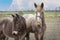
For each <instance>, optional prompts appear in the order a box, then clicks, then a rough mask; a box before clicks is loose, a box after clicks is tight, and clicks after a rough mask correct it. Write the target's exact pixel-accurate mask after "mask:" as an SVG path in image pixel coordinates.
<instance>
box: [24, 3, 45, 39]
mask: <svg viewBox="0 0 60 40" xmlns="http://www.w3.org/2000/svg"><path fill="white" fill-rule="evenodd" d="M34 6H35V12H36V14H35V15H33V14H25V15H23V17H24V18H25V19H26V25H27V26H26V29H27V34H26V39H27V40H29V33H30V32H31V33H34V34H35V39H36V40H43V36H44V32H45V30H46V24H45V18H44V12H43V7H44V4H43V3H41V5H37V4H36V3H34Z"/></svg>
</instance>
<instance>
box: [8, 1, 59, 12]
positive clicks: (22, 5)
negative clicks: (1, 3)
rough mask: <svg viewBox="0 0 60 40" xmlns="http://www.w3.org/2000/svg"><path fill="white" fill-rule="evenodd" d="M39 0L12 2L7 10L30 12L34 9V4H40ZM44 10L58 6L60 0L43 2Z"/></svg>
mask: <svg viewBox="0 0 60 40" xmlns="http://www.w3.org/2000/svg"><path fill="white" fill-rule="evenodd" d="M41 2H42V1H41V0H13V2H12V4H11V5H10V7H9V8H8V10H12V11H13V10H17V11H19V10H31V9H34V3H36V4H39V5H40V4H41ZM43 2H44V4H45V5H44V7H45V9H46V8H47V9H49V8H51V9H54V8H55V7H57V6H60V0H43Z"/></svg>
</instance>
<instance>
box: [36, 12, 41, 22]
mask: <svg viewBox="0 0 60 40" xmlns="http://www.w3.org/2000/svg"><path fill="white" fill-rule="evenodd" d="M40 16H41V13H40V12H37V21H39V20H40Z"/></svg>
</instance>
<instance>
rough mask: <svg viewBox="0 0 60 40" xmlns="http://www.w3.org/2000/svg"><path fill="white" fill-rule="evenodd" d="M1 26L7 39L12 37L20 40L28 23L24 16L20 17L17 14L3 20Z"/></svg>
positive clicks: (0, 22)
mask: <svg viewBox="0 0 60 40" xmlns="http://www.w3.org/2000/svg"><path fill="white" fill-rule="evenodd" d="M17 18H18V19H17ZM0 26H1V28H2V32H3V34H4V35H5V36H6V37H11V38H14V40H19V36H20V35H21V36H22V35H23V33H24V31H25V26H26V23H25V19H24V18H23V17H22V16H18V15H17V14H16V16H14V15H12V18H5V19H3V20H1V21H0ZM16 28H17V29H16ZM17 30H18V32H17ZM23 37H24V36H22V39H23Z"/></svg>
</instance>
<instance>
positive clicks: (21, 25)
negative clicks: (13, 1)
mask: <svg viewBox="0 0 60 40" xmlns="http://www.w3.org/2000/svg"><path fill="white" fill-rule="evenodd" d="M12 17H13V27H12V34H13V35H18V34H20V33H21V32H23V31H24V29H25V27H26V25H25V19H24V17H22V16H21V15H18V14H16V16H14V15H12Z"/></svg>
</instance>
